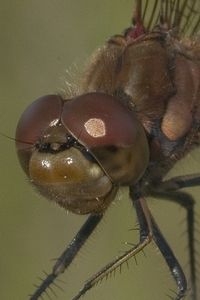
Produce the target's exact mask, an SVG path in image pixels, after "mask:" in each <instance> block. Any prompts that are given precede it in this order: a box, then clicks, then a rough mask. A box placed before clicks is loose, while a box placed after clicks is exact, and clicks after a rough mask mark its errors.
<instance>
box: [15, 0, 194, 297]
mask: <svg viewBox="0 0 200 300" xmlns="http://www.w3.org/2000/svg"><path fill="white" fill-rule="evenodd" d="M153 2H154V3H153V8H152V7H151V8H150V5H149V4H148V1H136V8H135V12H134V16H133V24H132V26H131V27H129V28H128V29H127V30H125V31H124V33H123V34H122V35H115V36H113V37H112V38H110V39H109V40H108V42H107V43H106V44H105V45H104V46H103V47H102V48H101V49H99V50H98V51H97V53H96V54H95V55H94V57H93V58H92V60H91V63H90V64H89V67H88V69H87V70H86V72H85V75H84V76H83V78H84V79H83V80H82V84H81V87H80V88H79V91H80V93H79V94H76V93H75V94H74V95H71V96H70V97H66V98H63V97H61V96H59V95H47V96H43V97H41V98H39V99H37V100H36V101H34V102H33V103H32V104H31V105H30V106H29V107H28V108H27V109H26V110H25V111H24V113H23V114H22V116H21V118H20V120H19V123H18V126H17V130H16V146H17V152H18V156H19V160H20V163H21V165H22V168H23V169H24V171H25V173H26V174H27V176H28V177H29V178H30V181H31V182H32V183H33V185H34V186H36V188H37V189H38V191H39V192H40V193H41V194H42V195H44V196H46V197H47V198H49V199H50V200H52V201H55V202H57V203H58V204H59V205H61V206H62V207H64V208H65V209H67V210H70V211H72V212H74V213H77V214H88V213H90V216H89V217H88V220H87V221H86V222H85V224H84V225H83V226H82V228H81V229H80V231H79V232H78V233H77V235H76V236H75V238H74V239H73V242H72V243H70V245H69V246H68V247H67V249H66V250H65V251H64V252H63V254H62V255H61V257H60V258H59V259H58V261H57V263H56V264H55V266H54V268H53V271H52V273H51V274H49V275H48V276H47V278H46V279H45V280H44V281H43V282H42V284H41V286H39V287H38V289H37V290H36V291H35V293H34V294H33V296H32V297H31V299H39V297H40V296H41V295H42V294H43V293H44V292H45V290H46V289H47V288H48V287H49V286H50V285H51V284H52V283H53V282H54V280H55V279H56V278H57V276H58V275H59V274H61V273H62V272H64V270H65V269H66V268H67V267H68V266H69V265H70V263H71V262H72V261H73V259H74V257H75V256H76V255H77V253H78V251H79V250H80V248H81V247H82V245H83V244H84V243H85V241H86V239H87V238H88V237H89V235H90V234H91V233H92V231H93V230H94V229H95V228H96V226H97V225H98V223H99V222H100V220H101V219H102V217H103V214H104V212H105V210H106V209H107V208H108V206H109V204H110V203H111V202H112V201H113V199H114V198H115V195H116V192H117V190H118V188H119V187H120V186H128V187H129V189H130V198H131V201H132V203H133V206H134V208H135V210H136V214H137V218H138V223H139V227H140V237H139V242H138V244H136V246H134V247H132V248H131V249H130V250H128V251H127V252H125V253H124V254H123V255H121V256H119V257H118V258H116V259H115V260H113V261H112V262H111V263H109V264H108V265H106V266H105V267H104V268H102V269H101V270H100V272H98V273H96V274H95V275H94V276H92V277H91V278H90V279H89V280H88V281H87V282H86V284H85V285H84V287H83V289H82V290H81V291H80V292H79V293H78V294H77V295H76V296H75V297H74V298H73V300H76V299H79V298H80V297H81V296H82V295H84V294H85V293H86V292H87V291H88V290H89V289H90V288H92V287H93V286H94V285H95V284H96V283H97V282H99V281H100V280H101V279H102V278H104V277H106V276H107V275H108V274H109V273H111V272H112V271H114V270H115V269H116V268H117V267H120V266H121V265H122V264H123V263H124V262H125V261H127V260H128V259H129V258H131V257H134V256H135V255H136V254H137V253H138V252H140V251H142V250H143V249H144V247H145V246H147V245H148V244H149V243H150V242H151V241H152V240H154V242H155V243H156V244H157V246H158V248H159V250H160V252H161V253H162V255H163V257H164V259H165V260H166V263H167V265H168V267H169V269H170V271H171V274H172V276H173V277H174V279H175V281H176V283H177V295H176V296H175V297H174V299H176V300H179V299H182V298H183V297H184V296H185V294H186V292H187V282H186V278H185V275H184V272H183V270H182V268H181V266H180V265H179V263H178V261H177V259H176V257H175V255H174V254H173V252H172V250H171V249H170V247H169V245H168V244H167V242H166V240H165V239H164V237H163V235H162V233H161V232H160V230H159V228H158V225H157V224H156V221H155V220H154V218H153V216H152V215H151V213H150V211H149V209H148V206H147V204H146V201H145V197H144V195H145V196H148V195H154V196H156V197H158V195H159V196H160V197H164V196H166V195H168V194H169V193H170V192H171V194H172V196H171V198H172V199H173V201H175V202H176V203H178V204H180V205H182V206H183V207H185V208H186V210H187V213H188V232H190V234H189V235H188V243H189V252H190V265H191V268H190V271H191V278H192V296H191V297H192V298H191V299H192V300H197V299H198V298H197V284H196V281H197V280H196V260H195V257H194V251H195V249H194V246H195V245H194V237H193V236H192V234H191V230H192V229H193V225H194V224H193V222H194V218H193V206H194V202H193V200H192V199H191V198H190V197H188V198H187V197H185V198H184V199H183V197H181V194H179V192H178V190H179V189H181V188H182V187H188V186H191V185H198V184H199V182H200V179H199V178H200V176H199V174H196V175H190V176H181V177H178V178H174V179H172V180H170V181H163V176H164V175H166V173H167V172H168V171H169V170H170V169H171V168H172V166H173V165H174V164H175V162H176V161H177V159H180V158H181V157H183V156H184V155H185V154H186V153H188V151H190V150H191V149H192V148H193V147H194V146H196V145H197V144H198V143H199V131H200V111H199V107H200V105H199V104H200V103H199V101H200V55H199V54H198V50H199V47H200V43H199V40H198V37H197V36H195V34H196V33H197V31H198V29H199V25H200V22H199V18H198V14H197V11H198V10H200V6H199V4H198V2H197V1H192V0H191V1H178V0H177V1H161V0H160V1H153ZM149 11H150V12H151V13H150V17H149V18H148V17H147V16H146V15H147V13H149ZM194 18H196V19H194ZM187 28H188V30H189V34H190V36H191V37H190V39H188V38H185V39H184V38H183V33H184V31H187ZM173 193H176V197H174V195H173ZM169 198H170V196H169ZM170 200H171V199H170ZM191 212H192V213H191Z"/></svg>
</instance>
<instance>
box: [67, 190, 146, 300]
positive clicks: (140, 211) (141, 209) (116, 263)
mask: <svg viewBox="0 0 200 300" xmlns="http://www.w3.org/2000/svg"><path fill="white" fill-rule="evenodd" d="M130 194H131V196H132V197H133V198H134V200H133V202H134V207H135V209H136V213H137V217H138V223H139V227H140V240H139V242H138V244H137V245H135V246H134V247H132V248H131V249H129V250H128V251H126V252H125V253H124V254H122V255H121V256H119V257H116V258H115V259H114V260H113V261H111V262H110V263H108V264H107V265H106V266H105V267H103V268H102V269H101V270H100V271H98V272H97V273H96V274H94V275H93V276H91V277H90V278H89V279H88V280H87V281H86V282H85V284H84V286H83V287H82V289H81V290H80V291H79V293H78V294H77V295H76V296H75V297H74V298H73V299H72V300H78V299H80V298H81V296H83V295H84V294H85V293H86V292H87V291H88V290H90V289H91V288H92V287H93V286H94V285H95V284H97V283H98V282H99V281H101V280H102V279H103V278H105V277H107V276H108V275H109V274H110V273H111V272H113V271H114V270H115V269H116V268H118V267H121V266H122V264H123V263H125V262H126V261H128V260H129V259H130V258H131V257H134V256H135V255H136V254H137V253H139V252H140V251H142V250H143V249H144V248H145V247H146V246H147V245H148V244H149V243H150V242H151V241H152V228H151V217H150V212H149V209H148V207H147V205H146V201H145V199H144V198H143V197H141V195H139V194H138V195H136V193H135V192H133V190H132V189H130Z"/></svg>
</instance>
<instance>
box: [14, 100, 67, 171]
mask: <svg viewBox="0 0 200 300" xmlns="http://www.w3.org/2000/svg"><path fill="white" fill-rule="evenodd" d="M62 107H63V100H62V98H61V97H60V96H58V95H46V96H43V97H41V98H39V99H37V100H35V101H34V102H33V103H32V104H31V105H29V106H28V107H27V109H26V110H25V111H24V112H23V114H22V116H21V118H20V120H19V122H18V125H17V129H16V136H15V137H16V148H17V153H18V157H19V160H20V163H21V166H22V168H23V169H24V171H25V172H26V173H27V167H28V161H29V159H30V155H31V154H32V151H33V147H32V146H34V145H35V144H36V143H37V142H38V141H39V140H40V139H41V137H42V136H43V135H44V132H45V130H46V129H47V128H48V127H52V126H56V124H57V123H58V122H59V120H60V116H61V112H62Z"/></svg>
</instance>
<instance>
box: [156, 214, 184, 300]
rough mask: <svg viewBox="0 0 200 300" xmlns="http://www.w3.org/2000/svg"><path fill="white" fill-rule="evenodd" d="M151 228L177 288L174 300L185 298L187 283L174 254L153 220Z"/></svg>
mask: <svg viewBox="0 0 200 300" xmlns="http://www.w3.org/2000/svg"><path fill="white" fill-rule="evenodd" d="M152 227H153V240H154V241H155V243H156V245H157V246H158V248H159V250H160V252H161V253H162V255H163V257H164V259H165V261H166V263H167V265H168V267H169V269H170V272H171V274H172V276H173V277H174V279H175V281H176V284H177V287H178V293H177V296H176V300H180V299H182V298H183V297H184V296H185V293H186V291H187V281H186V278H185V275H184V273H183V270H182V268H181V266H180V264H179V262H178V261H177V259H176V257H175V256H174V253H173V252H172V250H171V248H170V247H169V245H168V243H167V242H166V240H165V238H164V237H163V235H162V233H161V232H160V229H159V228H158V226H157V224H156V223H155V221H154V219H153V218H152Z"/></svg>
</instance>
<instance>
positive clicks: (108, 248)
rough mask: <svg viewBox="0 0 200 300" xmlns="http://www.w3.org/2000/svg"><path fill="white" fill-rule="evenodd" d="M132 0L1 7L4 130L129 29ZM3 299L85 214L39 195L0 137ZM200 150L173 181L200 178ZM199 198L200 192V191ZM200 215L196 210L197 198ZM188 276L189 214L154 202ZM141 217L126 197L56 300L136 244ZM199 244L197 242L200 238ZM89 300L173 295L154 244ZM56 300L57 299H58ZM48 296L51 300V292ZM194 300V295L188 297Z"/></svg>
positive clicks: (26, 283)
mask: <svg viewBox="0 0 200 300" xmlns="http://www.w3.org/2000/svg"><path fill="white" fill-rule="evenodd" d="M132 2H133V1H132V0H112V1H111V0H110V1H107V0H101V1H99V0H83V1H80V0H79V1H78V0H56V1H53V0H51V1H47V0H43V1H39V0H29V1H27V0H18V1H6V0H1V1H0V132H1V133H3V134H6V135H8V136H10V137H14V135H15V126H16V123H17V120H18V118H19V117H20V114H21V112H22V111H23V110H24V109H25V107H26V106H27V105H28V104H29V103H31V102H32V100H34V99H35V98H37V97H39V96H41V95H43V94H47V93H54V92H57V91H59V90H60V89H62V88H63V86H64V81H65V79H66V78H68V77H67V76H66V70H69V72H70V73H71V74H72V75H71V76H72V77H74V78H75V74H76V73H77V70H81V69H82V68H83V65H84V63H85V62H86V60H87V58H88V57H89V55H90V54H91V53H92V51H93V50H94V49H96V48H97V47H98V46H99V45H102V44H103V43H104V41H105V40H106V39H107V38H108V37H109V36H111V35H113V34H115V33H120V32H121V31H122V30H123V29H124V28H126V27H127V26H128V25H129V20H130V17H131V11H132ZM0 145H1V152H0V182H1V195H0V299H3V300H25V299H28V295H29V294H31V292H32V291H33V289H34V287H33V284H34V283H35V284H37V283H38V282H39V280H38V279H37V277H42V276H43V274H42V271H43V270H45V271H47V272H49V271H50V270H51V266H52V265H53V263H54V261H53V260H52V259H54V258H56V257H58V255H59V254H60V253H61V252H62V251H63V249H64V247H65V246H66V245H67V244H68V243H69V241H70V240H71V239H72V237H73V236H74V234H75V233H76V232H77V230H78V228H79V227H80V226H81V224H82V223H83V222H84V220H85V217H80V216H76V215H72V214H69V215H67V214H66V213H65V211H63V210H62V209H60V208H58V207H57V206H55V205H54V204H49V203H48V202H47V201H46V200H45V199H43V198H41V197H40V196H38V195H37V194H36V193H35V191H34V190H33V189H32V187H31V186H30V184H29V183H28V180H27V179H26V178H25V176H24V174H23V172H22V171H21V169H20V166H19V164H18V161H17V158H16V154H15V145H14V141H12V140H9V139H7V138H5V137H4V136H0ZM199 166H200V162H199V152H198V151H196V152H195V153H194V154H193V155H189V156H188V158H187V160H185V161H184V162H182V163H180V164H178V166H177V167H176V170H175V172H174V173H173V175H174V174H182V173H187V172H190V173H191V172H193V171H194V172H198V171H199ZM192 192H193V193H194V194H195V193H196V195H198V194H199V192H200V189H199V188H194V189H193V190H192ZM197 200H198V204H197V210H198V211H199V207H200V203H199V199H197ZM150 205H151V209H152V212H153V213H154V215H155V217H156V218H157V221H158V223H159V224H160V225H161V228H162V230H163V232H164V233H165V234H166V237H167V238H168V240H169V242H170V244H171V245H172V247H173V249H174V251H175V253H176V255H177V257H178V258H179V259H180V262H181V264H182V265H183V266H185V269H186V272H187V248H186V240H185V235H184V234H182V233H184V231H185V225H184V222H183V221H184V218H185V212H184V211H183V210H182V209H181V208H179V207H177V206H176V205H173V204H171V203H165V202H164V201H163V202H162V201H160V202H158V201H156V200H151V201H150ZM135 222H136V219H135V213H134V212H133V211H132V207H131V205H130V202H129V200H128V197H127V193H126V191H122V192H121V193H120V195H119V197H118V199H117V200H116V201H115V203H113V204H112V205H111V207H110V209H109V211H108V212H107V214H106V216H105V219H104V221H103V222H102V224H101V226H99V228H98V230H96V233H95V234H94V235H93V236H92V238H90V240H89V241H88V243H87V246H86V247H84V248H83V249H82V251H81V253H80V255H79V257H78V258H77V259H76V260H75V261H74V263H73V265H72V266H71V267H70V269H69V270H68V272H66V274H64V275H63V276H62V277H61V279H62V280H63V281H64V283H59V282H58V284H59V285H60V286H61V287H62V288H63V289H64V292H62V291H60V290H59V289H57V288H56V287H53V289H54V291H55V292H56V293H57V295H58V299H59V300H64V299H65V300H66V299H71V298H72V296H73V295H75V293H76V292H77V291H78V289H79V288H80V287H81V286H82V283H83V282H84V281H85V279H87V278H88V277H89V276H90V275H91V274H93V273H94V272H95V271H97V270H98V269H99V268H100V267H101V266H103V265H104V264H105V263H107V262H108V261H109V260H110V259H112V258H114V257H115V256H116V255H119V254H120V253H121V251H124V250H127V246H126V245H124V242H126V241H127V242H130V243H135V242H136V241H137V232H135V231H133V230H132V231H131V230H129V229H131V228H133V227H134V226H135ZM197 239H200V237H199V236H198V237H197ZM145 254H146V256H144V255H143V254H141V255H138V257H137V264H136V263H135V261H134V259H132V260H131V261H130V263H129V269H128V268H127V267H126V266H123V268H122V274H120V272H119V271H117V272H116V275H115V276H114V275H112V276H111V278H110V279H108V280H104V281H103V282H102V283H101V284H98V285H97V286H96V287H95V288H94V289H92V290H91V291H90V292H89V293H88V294H87V295H86V296H85V298H84V299H86V300H89V299H95V300H107V299H110V300H121V299H139V300H147V299H152V300H160V299H167V296H166V295H167V294H170V293H171V292H170V289H175V285H174V282H173V280H172V279H171V277H170V274H169V272H168V269H167V267H166V266H165V264H164V262H163V259H162V257H161V255H160V254H158V251H157V250H156V248H155V246H154V245H150V246H149V247H148V249H147V250H146V251H145ZM52 298H53V299H54V296H53V295H52ZM44 299H48V297H47V295H46V296H44ZM188 299H189V297H188Z"/></svg>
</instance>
